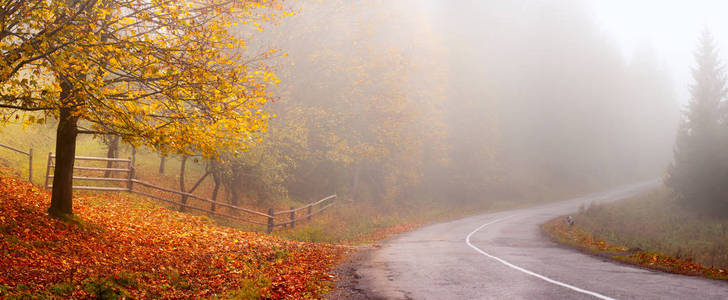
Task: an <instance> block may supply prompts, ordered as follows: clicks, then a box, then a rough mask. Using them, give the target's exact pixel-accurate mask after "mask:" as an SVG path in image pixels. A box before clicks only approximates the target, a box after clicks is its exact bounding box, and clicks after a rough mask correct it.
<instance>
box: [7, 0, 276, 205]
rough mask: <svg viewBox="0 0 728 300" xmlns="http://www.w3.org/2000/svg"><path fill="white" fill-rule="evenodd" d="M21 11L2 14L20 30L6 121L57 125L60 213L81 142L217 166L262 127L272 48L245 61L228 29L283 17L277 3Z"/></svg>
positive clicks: (12, 32)
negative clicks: (140, 148)
mask: <svg viewBox="0 0 728 300" xmlns="http://www.w3.org/2000/svg"><path fill="white" fill-rule="evenodd" d="M13 4H14V6H11V7H4V9H5V11H4V12H2V14H3V15H7V16H10V17H12V19H13V20H17V23H18V25H17V26H14V27H13V26H6V27H7V28H3V34H4V35H3V37H2V40H1V41H2V44H1V45H0V47H1V49H2V51H3V55H4V56H5V64H4V65H3V67H2V70H0V72H1V73H2V76H3V78H4V79H5V80H4V81H3V82H2V87H1V88H0V93H2V98H1V99H2V102H0V105H1V107H2V108H5V109H4V110H2V111H1V113H2V117H3V119H4V120H8V119H10V118H11V117H12V116H15V117H16V118H17V117H19V115H18V114H17V112H18V111H42V112H43V113H42V114H29V115H27V114H26V115H23V117H24V118H27V121H29V122H34V121H39V122H43V121H45V120H46V119H47V118H49V117H54V118H56V119H58V121H59V125H58V135H57V145H56V152H57V158H56V160H57V162H56V165H55V171H54V173H55V174H54V182H53V200H54V201H52V204H51V213H52V214H67V213H71V212H72V210H71V205H70V203H71V202H70V201H71V177H72V169H73V155H74V153H75V139H76V135H77V134H79V133H90V134H114V135H118V136H121V138H122V139H123V140H124V141H125V142H127V143H131V144H133V145H140V144H144V145H147V146H150V147H154V148H156V149H158V150H160V151H161V152H164V153H167V152H177V153H185V154H186V153H192V152H196V153H201V154H203V155H205V156H207V157H214V156H216V155H217V154H218V153H219V151H220V150H225V149H232V150H234V151H238V150H242V149H246V148H247V147H249V146H250V145H251V144H253V143H255V142H256V140H257V139H258V137H257V135H258V134H259V133H260V132H262V131H265V129H266V126H267V121H268V118H269V115H268V113H266V112H265V111H264V110H262V106H263V105H264V104H265V103H266V102H268V101H270V99H271V97H272V95H271V94H270V92H269V91H268V89H269V87H270V86H271V85H273V84H275V83H276V82H277V78H276V76H275V75H274V74H273V73H272V72H271V71H270V70H269V69H268V68H267V67H266V65H265V64H264V63H263V61H264V60H265V59H266V58H267V57H269V56H270V55H273V51H266V52H262V53H256V54H250V53H248V52H247V51H245V49H246V46H247V45H246V42H245V39H244V37H241V36H236V35H234V34H232V31H231V30H230V29H231V28H233V27H244V26H246V27H249V28H253V29H260V26H261V24H262V22H265V21H269V20H271V19H272V18H273V17H276V16H277V15H278V13H279V12H280V11H281V10H279V8H281V7H280V5H279V4H278V3H276V2H274V1H263V0H261V1H257V0H256V1H252V0H251V1H222V0H194V1H192V0H190V1H167V0H110V1H81V0H75V1H71V0H46V1H37V2H27V3H26V2H25V1H17V3H13ZM3 24H4V25H5V24H6V23H3ZM8 24H11V25H12V24H13V23H8ZM61 199H63V200H61ZM61 203H63V204H61ZM56 205H58V206H56Z"/></svg>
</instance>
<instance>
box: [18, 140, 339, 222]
mask: <svg viewBox="0 0 728 300" xmlns="http://www.w3.org/2000/svg"><path fill="white" fill-rule="evenodd" d="M31 153H32V150H31ZM55 158H56V156H55V155H53V153H48V167H47V168H46V182H45V187H46V188H48V189H49V188H52V187H53V185H52V184H49V181H50V180H52V179H53V178H54V176H53V175H52V174H51V168H55V166H56V165H55V164H54V159H55ZM76 160H81V161H84V160H85V161H106V162H119V163H126V165H127V167H126V168H94V167H80V166H74V167H73V169H74V170H82V171H104V172H107V171H109V172H119V173H126V174H127V176H126V177H125V178H112V177H82V176H75V175H74V176H73V179H74V180H83V181H96V182H114V183H126V187H106V186H75V185H74V186H73V189H77V190H95V191H120V192H130V193H135V194H139V195H142V196H146V197H149V198H152V199H156V200H160V201H164V202H167V203H170V204H173V205H176V206H179V207H180V208H182V209H192V210H197V211H201V212H204V213H207V214H210V215H215V216H220V217H224V218H228V219H232V220H237V221H243V222H248V223H251V224H256V225H263V226H266V227H267V232H268V233H271V232H273V229H274V228H275V227H280V226H282V227H287V226H291V228H293V227H294V226H295V225H296V222H299V221H303V220H311V217H313V216H315V215H317V214H320V213H322V212H323V211H325V210H327V209H329V208H330V207H331V206H333V205H334V204H335V203H336V202H334V200H335V199H336V197H337V196H336V195H331V196H328V197H325V198H323V199H321V200H318V201H315V202H311V203H309V204H306V205H304V206H301V207H299V208H294V207H291V209H288V210H281V211H278V212H276V211H275V210H274V209H273V208H270V209H268V213H263V212H259V211H255V210H252V209H247V208H244V207H240V206H235V205H231V204H227V203H222V202H217V201H213V200H210V199H207V198H205V197H202V196H199V195H195V194H192V193H187V192H182V191H177V190H174V189H170V188H165V187H161V186H158V185H154V184H151V183H148V182H144V181H141V180H138V179H135V178H134V165H133V160H132V159H121V158H105V157H88V156H76ZM135 186H142V187H145V188H148V189H152V190H156V191H161V192H166V193H171V194H175V195H178V196H180V197H181V199H180V201H174V200H170V199H168V198H166V197H162V196H159V195H155V194H153V193H150V192H146V191H143V190H140V189H138V188H135ZM185 198H192V199H196V200H199V201H202V202H206V203H208V204H210V209H206V208H201V207H197V206H193V205H189V204H187V203H184V202H183V201H184V200H182V199H185ZM325 203H326V204H325ZM324 204H325V205H324ZM315 206H320V207H319V208H318V209H316V210H315V211H314V207H315ZM216 207H225V208H229V209H232V210H235V211H237V212H238V213H246V214H248V215H250V217H262V218H264V220H265V221H258V220H254V219H251V218H250V217H248V218H246V217H242V216H233V215H229V214H225V213H221V212H218V211H215V208H216ZM303 210H306V214H305V215H299V216H297V214H296V213H297V212H300V211H303ZM281 215H288V219H287V220H285V221H279V222H276V217H277V216H281Z"/></svg>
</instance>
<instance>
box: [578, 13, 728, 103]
mask: <svg viewBox="0 0 728 300" xmlns="http://www.w3.org/2000/svg"><path fill="white" fill-rule="evenodd" d="M584 1H586V2H587V3H588V4H587V5H588V7H589V10H590V11H591V13H592V14H593V17H594V19H595V21H596V23H597V24H598V25H599V26H600V27H601V28H602V29H603V30H605V31H607V32H608V33H609V34H610V35H611V36H612V37H613V38H614V40H615V41H616V42H617V44H618V45H619V47H620V49H621V50H622V52H623V54H624V55H625V57H627V59H629V58H631V57H632V55H633V54H634V53H635V52H637V51H645V50H646V49H647V51H652V52H654V54H655V55H656V57H657V60H658V61H659V62H661V63H663V64H664V66H665V67H666V69H667V70H669V72H670V74H671V77H672V78H673V80H674V82H675V93H676V96H677V98H678V101H680V102H681V103H687V101H688V99H689V97H690V96H689V92H688V85H689V84H690V83H691V82H692V77H691V74H690V68H692V67H693V66H694V58H693V51H694V49H695V48H696V47H697V40H698V36H699V34H700V33H701V32H702V31H703V30H704V29H706V28H707V29H708V30H710V32H711V33H712V34H713V36H714V38H715V41H716V43H717V45H718V47H719V48H720V55H721V58H722V59H723V61H724V62H725V61H726V59H728V1H722V0H712V1H711V0H689V1H688V0H584Z"/></svg>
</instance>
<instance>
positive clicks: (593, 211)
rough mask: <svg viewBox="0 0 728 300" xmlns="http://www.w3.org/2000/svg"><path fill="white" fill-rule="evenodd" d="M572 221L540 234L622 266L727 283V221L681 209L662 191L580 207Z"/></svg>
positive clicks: (553, 224) (553, 223)
mask: <svg viewBox="0 0 728 300" xmlns="http://www.w3.org/2000/svg"><path fill="white" fill-rule="evenodd" d="M574 220H575V224H576V225H575V226H574V228H572V229H571V230H569V229H568V228H567V225H566V223H565V222H564V219H563V218H559V219H556V220H552V221H551V222H548V223H547V224H545V225H544V230H545V231H546V232H548V233H549V234H551V236H553V237H554V238H555V239H556V240H557V241H559V242H561V243H564V244H568V245H573V246H576V247H578V248H580V249H582V250H584V251H587V252H590V253H595V254H599V255H602V256H607V257H611V258H614V259H617V260H620V261H624V262H627V263H631V264H636V265H640V266H643V267H648V268H654V269H660V270H663V271H667V272H672V273H679V274H688V275H699V276H704V277H709V278H714V279H728V273H727V272H726V270H728V233H727V232H726V228H728V219H720V218H714V217H708V216H704V215H700V214H698V213H695V212H691V211H690V210H687V209H685V208H684V207H682V206H681V205H679V204H678V203H677V202H676V200H675V198H674V197H673V195H672V193H671V192H670V191H669V190H668V189H667V188H665V187H661V188H659V189H656V190H654V191H652V192H650V193H648V194H645V195H641V196H636V197H633V198H631V199H627V200H624V201H620V202H616V203H610V204H595V205H591V206H589V207H586V208H582V209H581V210H580V212H579V213H578V214H576V215H575V216H574Z"/></svg>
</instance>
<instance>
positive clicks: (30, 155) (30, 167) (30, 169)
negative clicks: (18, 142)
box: [0, 144, 33, 183]
mask: <svg viewBox="0 0 728 300" xmlns="http://www.w3.org/2000/svg"><path fill="white" fill-rule="evenodd" d="M0 147H2V148H5V149H8V150H11V151H14V152H17V153H20V154H23V155H26V156H28V181H29V182H30V183H33V148H30V149H28V152H25V151H23V150H20V149H17V148H15V147H11V146H8V145H3V144H0Z"/></svg>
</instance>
